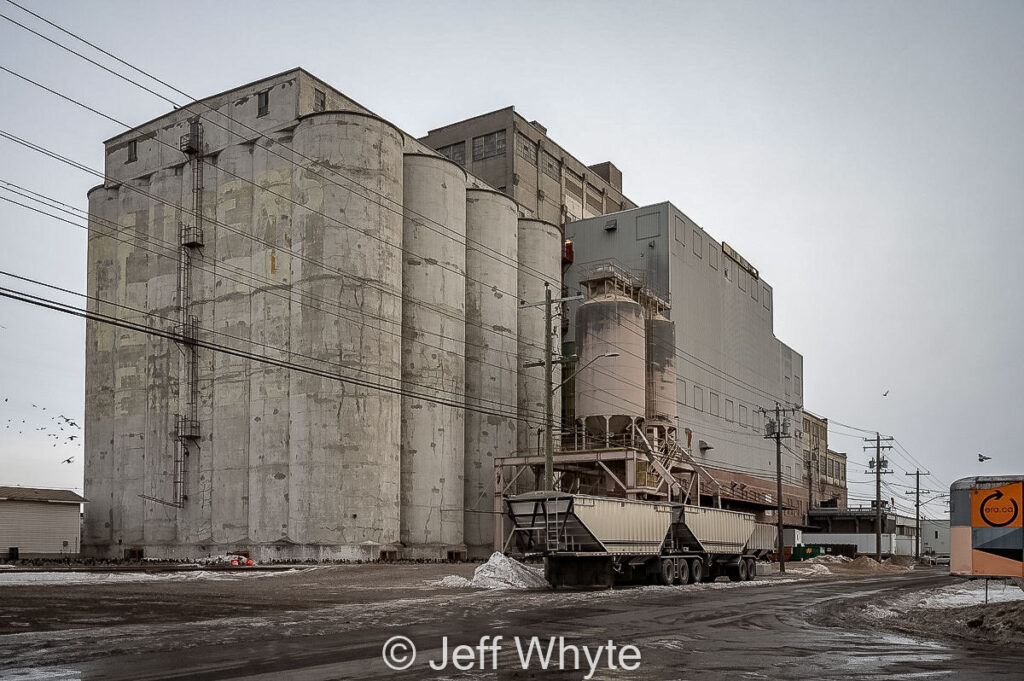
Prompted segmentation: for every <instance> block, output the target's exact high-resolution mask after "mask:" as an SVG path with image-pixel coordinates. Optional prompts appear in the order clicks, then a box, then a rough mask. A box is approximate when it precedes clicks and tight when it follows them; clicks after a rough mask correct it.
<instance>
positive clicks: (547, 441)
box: [544, 281, 555, 491]
mask: <svg viewBox="0 0 1024 681" xmlns="http://www.w3.org/2000/svg"><path fill="white" fill-rule="evenodd" d="M551 319H552V315H551V285H550V284H548V282H546V281H545V282H544V489H546V490H548V491H551V490H553V489H554V488H555V439H554V432H553V431H554V424H553V423H552V421H554V418H555V416H554V411H555V407H554V394H553V392H554V391H552V390H551V381H552V374H553V372H552V366H553V364H552V360H553V359H554V358H553V357H552V356H551V355H552V354H553V349H552V345H553V343H552V340H551Z"/></svg>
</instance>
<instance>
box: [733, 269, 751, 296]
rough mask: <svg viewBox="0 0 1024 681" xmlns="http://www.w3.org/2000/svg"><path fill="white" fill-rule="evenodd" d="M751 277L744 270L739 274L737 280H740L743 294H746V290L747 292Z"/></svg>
mask: <svg viewBox="0 0 1024 681" xmlns="http://www.w3.org/2000/svg"><path fill="white" fill-rule="evenodd" d="M749 276H750V275H749V274H747V273H746V272H745V271H743V270H740V271H739V272H738V273H737V276H736V279H737V280H738V283H739V286H740V290H741V291H743V292H746V290H747V277H749Z"/></svg>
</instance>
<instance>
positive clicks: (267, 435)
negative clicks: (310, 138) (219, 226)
mask: <svg viewBox="0 0 1024 681" xmlns="http://www.w3.org/2000/svg"><path fill="white" fill-rule="evenodd" d="M291 143H292V137H291V134H290V133H288V135H287V136H285V137H280V136H275V137H272V138H263V139H261V140H260V141H259V142H258V143H257V144H255V145H253V166H252V173H253V181H254V182H255V183H256V184H257V185H258V186H259V189H258V190H256V191H255V192H254V196H253V210H252V219H253V223H252V224H253V227H252V229H253V233H254V236H255V240H254V241H253V244H252V248H253V254H252V271H253V273H254V274H256V275H257V276H258V277H260V279H261V280H263V281H267V282H270V285H266V286H262V285H261V286H257V288H255V289H254V290H253V291H252V297H251V305H252V330H251V334H252V342H253V344H254V345H258V346H260V352H261V353H263V354H265V355H266V356H268V357H270V358H272V359H277V360H285V361H287V360H288V359H289V356H288V354H289V353H288V347H289V343H290V335H291V323H290V321H289V320H290V316H291V314H292V312H291V311H292V309H293V308H295V309H298V308H300V307H301V306H302V305H304V304H306V303H305V302H304V301H301V300H298V299H296V298H295V297H294V296H293V295H291V294H290V291H289V288H290V285H291V281H292V256H291V255H290V254H289V252H288V251H290V250H291V248H290V244H291V243H292V241H293V240H294V231H293V228H292V203H291V201H290V199H291V197H292V173H293V172H294V171H295V167H294V166H293V165H292V163H291V162H290V159H289V158H281V156H280V155H279V154H280V153H281V152H280V150H281V149H282V148H283V147H282V146H281V145H289V146H290V145H291ZM290 373H291V372H289V371H288V369H285V368H283V367H277V366H273V365H270V364H264V363H255V362H254V363H252V365H251V369H250V373H249V386H250V415H251V417H252V418H250V419H249V450H250V465H249V499H250V501H249V537H250V539H251V541H252V542H253V544H254V545H255V547H254V548H255V549H256V551H257V554H258V559H260V560H268V559H274V558H277V557H280V556H279V554H280V551H279V549H278V548H277V547H278V546H280V545H281V544H282V543H284V542H285V541H286V540H287V539H288V536H289V528H288V487H289V473H290V471H289V460H290V456H289V450H290V447H291V444H290V433H289V423H290V421H291V398H290V395H289V390H290V385H291V380H290Z"/></svg>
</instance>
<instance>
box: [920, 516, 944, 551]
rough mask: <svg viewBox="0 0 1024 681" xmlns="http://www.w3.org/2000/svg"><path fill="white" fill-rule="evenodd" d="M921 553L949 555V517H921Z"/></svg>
mask: <svg viewBox="0 0 1024 681" xmlns="http://www.w3.org/2000/svg"><path fill="white" fill-rule="evenodd" d="M921 555H938V556H948V555H949V518H937V519H928V518H921Z"/></svg>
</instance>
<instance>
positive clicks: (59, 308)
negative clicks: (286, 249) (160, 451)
mask: <svg viewBox="0 0 1024 681" xmlns="http://www.w3.org/2000/svg"><path fill="white" fill-rule="evenodd" d="M0 297H3V298H9V299H11V300H17V301H19V302H22V303H26V304H29V305H34V306H36V307H40V308H45V309H49V310H53V311H56V312H62V313H64V314H68V315H72V316H75V317H80V318H82V319H86V320H89V321H93V322H98V323H102V324H109V325H112V326H116V327H119V328H122V329H127V330H129V331H137V332H139V333H144V334H148V335H152V336H156V337H159V338H163V339H165V340H170V341H174V342H179V341H180V340H181V339H182V336H181V334H179V333H176V332H172V331H165V330H163V329H158V328H155V327H152V326H148V325H145V324H139V323H136V322H131V321H128V320H124V319H120V318H117V317H112V316H110V315H105V314H102V313H100V312H93V311H90V310H86V309H82V308H78V307H75V306H73V305H68V304H66V303H61V302H60V301H55V300H51V299H48V298H44V297H41V296H35V295H32V294H29V293H25V292H23V291H17V290H14V289H9V288H6V287H0ZM190 342H192V343H193V344H195V345H197V346H199V347H201V348H204V349H207V350H212V351H214V352H220V353H223V354H226V355H231V356H234V357H238V358H240V359H246V360H250V361H253V362H259V363H261V364H269V365H271V366H276V367H278V368H281V369H287V370H289V371H298V372H300V373H304V374H309V375H312V376H318V377H320V378H327V379H330V380H334V381H339V382H341V383H349V384H352V385H356V386H360V387H363V388H369V389H371V390H379V391H381V392H385V393H390V394H394V395H408V396H411V397H415V398H417V399H421V400H424V401H426V402H433V403H435V404H440V405H443V406H449V407H457V408H460V409H465V410H467V411H472V412H476V413H480V414H485V415H489V416H499V417H502V418H510V419H515V418H517V415H516V414H512V413H507V412H501V411H496V410H492V409H485V408H482V407H477V406H473V405H470V404H468V403H466V402H461V403H460V402H454V401H451V400H443V399H438V398H436V397H432V396H429V395H422V394H419V393H415V392H412V391H407V390H403V389H401V388H393V387H390V386H385V385H381V384H378V383H372V382H370V381H366V380H363V379H358V378H353V377H351V376H341V375H338V374H335V373H331V372H328V371H324V370H320V369H315V368H312V367H307V366H303V365H301V364H295V363H294V362H288V361H285V360H277V359H273V358H271V357H265V356H261V355H256V354H253V353H250V352H246V351H244V350H239V349H237V348H231V347H229V346H225V345H221V344H217V343H212V342H210V341H206V340H203V339H190Z"/></svg>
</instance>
